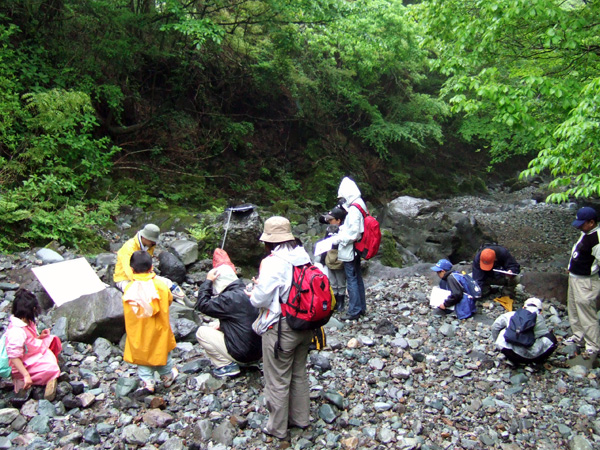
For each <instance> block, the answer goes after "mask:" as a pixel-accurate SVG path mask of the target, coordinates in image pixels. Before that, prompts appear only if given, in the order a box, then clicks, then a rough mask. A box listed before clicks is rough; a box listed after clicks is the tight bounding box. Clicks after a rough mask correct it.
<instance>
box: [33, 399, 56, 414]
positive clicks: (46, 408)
mask: <svg viewBox="0 0 600 450" xmlns="http://www.w3.org/2000/svg"><path fill="white" fill-rule="evenodd" d="M37 412H38V414H40V415H43V416H48V417H56V408H55V407H54V405H53V404H52V403H50V402H49V401H48V400H40V401H39V402H38V406H37Z"/></svg>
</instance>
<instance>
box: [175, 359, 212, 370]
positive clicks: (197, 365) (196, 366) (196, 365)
mask: <svg viewBox="0 0 600 450" xmlns="http://www.w3.org/2000/svg"><path fill="white" fill-rule="evenodd" d="M209 366H210V360H209V359H208V358H198V359H195V360H193V361H189V362H187V363H185V364H184V365H183V366H181V369H180V371H181V372H182V373H198V372H202V371H203V370H204V369H206V368H207V367H209Z"/></svg>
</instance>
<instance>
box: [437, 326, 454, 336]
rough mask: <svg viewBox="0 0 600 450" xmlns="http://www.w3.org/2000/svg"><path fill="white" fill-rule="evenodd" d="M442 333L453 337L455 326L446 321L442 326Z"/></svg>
mask: <svg viewBox="0 0 600 450" xmlns="http://www.w3.org/2000/svg"><path fill="white" fill-rule="evenodd" d="M440 333H442V334H443V335H444V336H446V337H452V336H454V327H453V326H452V325H451V324H449V323H445V324H443V325H442V326H441V327H440Z"/></svg>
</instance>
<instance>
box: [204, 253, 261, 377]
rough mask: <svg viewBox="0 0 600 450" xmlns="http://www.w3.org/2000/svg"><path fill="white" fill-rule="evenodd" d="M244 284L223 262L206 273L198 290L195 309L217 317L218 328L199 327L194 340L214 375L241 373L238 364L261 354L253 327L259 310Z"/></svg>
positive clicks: (227, 375) (255, 358) (254, 359)
mask: <svg viewBox="0 0 600 450" xmlns="http://www.w3.org/2000/svg"><path fill="white" fill-rule="evenodd" d="M245 288H246V285H245V284H244V282H243V281H242V280H240V279H239V278H238V277H237V275H236V274H235V271H234V270H233V269H232V268H231V267H230V266H228V265H226V264H223V265H221V266H219V267H217V268H214V269H212V270H211V271H210V272H208V274H207V275H206V281H205V282H204V283H202V284H201V285H200V289H199V290H198V302H197V303H196V306H195V309H196V310H198V311H200V312H201V313H202V314H206V315H207V316H210V317H214V318H216V319H219V322H218V323H219V325H218V327H213V326H202V327H200V328H198V331H197V332H196V339H198V343H199V344H200V345H201V346H202V348H203V349H204V351H206V354H207V355H208V357H209V359H210V360H211V362H212V363H213V365H214V366H216V368H215V370H213V375H214V376H216V377H219V378H221V377H233V376H235V375H238V374H239V373H240V367H239V364H238V363H242V364H250V363H255V362H257V361H258V360H260V358H261V357H262V339H261V337H260V336H259V335H258V334H256V333H255V332H254V330H253V329H252V324H253V322H254V321H255V320H256V318H257V317H258V310H257V309H256V308H254V307H253V306H252V305H251V304H250V302H249V301H248V295H247V294H246V292H245Z"/></svg>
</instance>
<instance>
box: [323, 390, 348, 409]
mask: <svg viewBox="0 0 600 450" xmlns="http://www.w3.org/2000/svg"><path fill="white" fill-rule="evenodd" d="M321 395H322V396H323V398H325V399H326V400H327V401H329V402H331V403H333V404H334V405H335V406H337V407H338V408H339V409H344V397H343V396H342V395H341V394H340V393H339V392H336V391H332V390H326V391H323V392H322V394H321Z"/></svg>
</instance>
